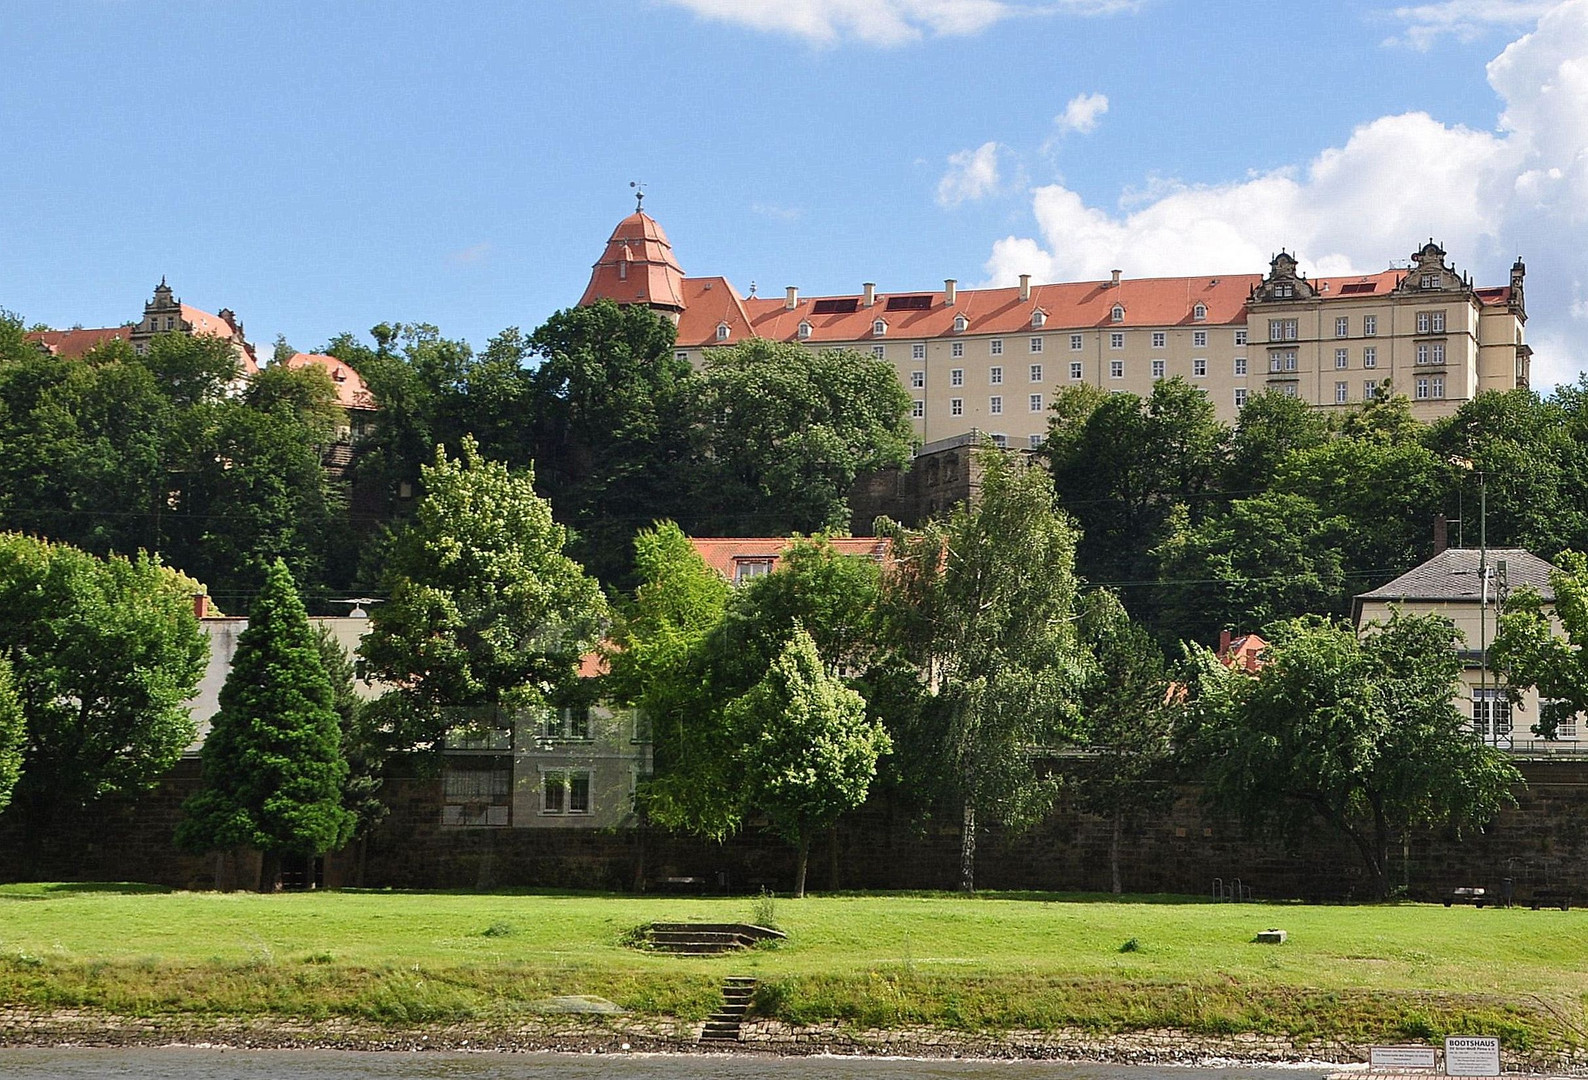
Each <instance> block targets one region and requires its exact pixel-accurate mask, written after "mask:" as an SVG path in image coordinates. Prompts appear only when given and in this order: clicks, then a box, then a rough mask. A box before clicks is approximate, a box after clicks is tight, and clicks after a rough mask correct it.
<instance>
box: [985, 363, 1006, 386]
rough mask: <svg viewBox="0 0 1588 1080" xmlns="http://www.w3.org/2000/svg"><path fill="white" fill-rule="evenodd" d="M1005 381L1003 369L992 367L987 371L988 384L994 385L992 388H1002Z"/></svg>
mask: <svg viewBox="0 0 1588 1080" xmlns="http://www.w3.org/2000/svg"><path fill="white" fill-rule="evenodd" d="M1003 381H1004V369H1003V368H1001V367H990V368H988V369H987V382H988V383H989V384H990V385H992V386H1002V385H1003Z"/></svg>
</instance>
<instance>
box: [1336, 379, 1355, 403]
mask: <svg viewBox="0 0 1588 1080" xmlns="http://www.w3.org/2000/svg"><path fill="white" fill-rule="evenodd" d="M1350 400H1351V384H1350V383H1344V382H1337V383H1335V384H1334V403H1335V404H1336V405H1344V404H1345V403H1346V402H1348V401H1350Z"/></svg>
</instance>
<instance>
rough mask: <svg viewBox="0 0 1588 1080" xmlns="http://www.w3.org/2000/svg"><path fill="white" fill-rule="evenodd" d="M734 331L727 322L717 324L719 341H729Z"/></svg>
mask: <svg viewBox="0 0 1588 1080" xmlns="http://www.w3.org/2000/svg"><path fill="white" fill-rule="evenodd" d="M732 333H733V331H732V329H730V328H729V326H728V324H727V323H725V322H720V323H718V324H717V340H718V341H727V340H728V337H729V335H731V334H732Z"/></svg>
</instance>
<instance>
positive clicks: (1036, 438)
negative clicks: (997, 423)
mask: <svg viewBox="0 0 1588 1080" xmlns="http://www.w3.org/2000/svg"><path fill="white" fill-rule="evenodd" d="M1029 440H1030V443H1031V449H1033V450H1040V449H1042V444H1043V443H1044V442H1045V441H1047V440H1046V439H1044V438H1043V437H1042V436H1041V435H1032V436H1029ZM1562 726H1563V727H1564V725H1562Z"/></svg>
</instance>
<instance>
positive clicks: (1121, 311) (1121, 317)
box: [1109, 304, 1125, 322]
mask: <svg viewBox="0 0 1588 1080" xmlns="http://www.w3.org/2000/svg"><path fill="white" fill-rule="evenodd" d="M1109 318H1110V319H1112V320H1113V321H1114V322H1124V321H1125V308H1124V305H1122V304H1115V305H1114V310H1113V311H1112V312H1110V313H1109Z"/></svg>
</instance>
